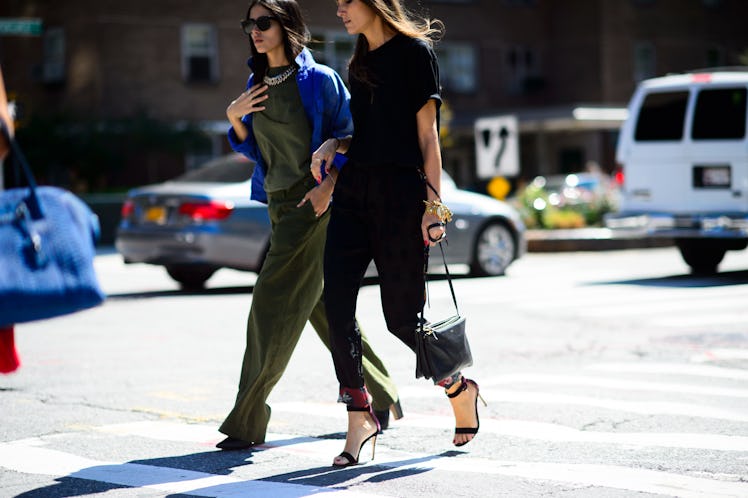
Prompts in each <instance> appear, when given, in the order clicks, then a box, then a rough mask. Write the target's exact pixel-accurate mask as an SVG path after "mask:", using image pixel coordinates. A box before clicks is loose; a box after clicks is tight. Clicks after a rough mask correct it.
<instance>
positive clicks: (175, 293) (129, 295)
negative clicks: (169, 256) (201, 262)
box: [107, 285, 254, 300]
mask: <svg viewBox="0 0 748 498" xmlns="http://www.w3.org/2000/svg"><path fill="white" fill-rule="evenodd" d="M253 291H254V286H252V285H247V286H239V287H213V288H210V289H194V290H193V289H180V290H164V291H143V292H124V293H121V294H107V299H114V300H117V299H148V298H154V297H185V296H216V295H230V294H252V292H253Z"/></svg>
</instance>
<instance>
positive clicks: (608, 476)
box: [0, 434, 748, 498]
mask: <svg viewBox="0 0 748 498" xmlns="http://www.w3.org/2000/svg"><path fill="white" fill-rule="evenodd" d="M275 436H276V437H278V438H284V439H282V441H286V443H283V442H279V444H274V443H273V442H269V443H268V444H266V445H264V451H282V452H286V453H291V454H294V455H302V456H304V457H305V458H310V457H311V458H315V459H319V460H321V461H326V462H329V457H330V455H331V454H334V453H335V452H336V451H337V450H338V449H339V447H340V445H341V441H333V440H318V439H314V438H298V437H293V436H290V441H293V443H289V442H288V441H289V436H284V435H280V434H277V435H275ZM39 441H42V442H43V440H39ZM38 444H39V443H38V442H34V441H29V440H25V441H17V442H13V443H0V466H1V467H5V468H8V469H11V470H15V471H17V472H24V473H31V474H44V475H53V476H61V475H65V476H68V477H75V478H79V479H87V480H94V481H100V482H107V483H112V484H118V485H125V486H131V487H144V488H150V489H156V490H159V491H165V492H169V493H186V494H190V495H194V496H206V497H219V496H220V497H226V496H247V495H250V494H252V495H253V496H271V495H272V496H274V497H275V498H300V497H304V496H312V495H317V494H320V493H325V492H329V493H333V492H334V493H337V495H336V496H340V497H341V498H344V497H354V496H358V497H363V496H367V495H364V494H359V493H355V492H347V491H343V490H336V489H331V488H322V487H314V486H303V485H297V484H286V483H279V482H272V481H267V480H264V481H254V480H241V479H236V478H231V477H228V476H220V475H213V474H208V473H204V472H196V471H189V470H182V469H173V468H164V467H155V466H150V465H142V464H132V463H113V462H102V461H96V460H92V459H88V458H83V457H79V456H76V455H72V454H69V453H65V452H62V451H57V450H50V449H46V448H41V447H38ZM333 448H335V449H333ZM365 465H366V466H367V467H369V469H370V470H369V471H367V473H368V474H367V475H369V476H370V477H371V476H373V475H376V474H377V473H378V472H376V471H375V470H374V469H376V468H378V467H379V468H381V467H384V468H386V469H387V471H385V472H389V471H390V469H397V470H398V471H401V472H402V471H403V470H406V469H419V470H424V469H425V470H438V471H444V472H448V473H454V472H460V473H481V474H489V475H505V476H513V477H522V478H526V479H532V480H543V481H552V482H564V483H571V484H576V485H586V486H601V487H606V488H615V489H624V490H629V491H638V492H643V493H657V494H663V495H669V496H679V497H683V498H696V497H701V496H711V497H715V498H718V497H719V498H723V497H724V498H728V497H742V496H746V494H748V483H745V482H733V481H724V480H714V479H707V478H703V477H691V476H687V475H680V474H674V473H670V472H661V471H655V470H647V469H634V468H628V467H623V466H616V465H590V464H573V463H543V462H518V461H503V460H499V461H495V460H488V459H483V458H469V457H465V458H463V457H444V456H439V455H427V454H414V453H406V452H400V451H394V450H389V449H387V448H382V451H380V452H379V457H378V459H377V461H376V462H374V463H368V464H365ZM330 471H331V472H335V471H334V470H332V469H331V470H330ZM724 477H726V478H730V479H737V478H738V477H737V476H724ZM368 496H372V495H368Z"/></svg>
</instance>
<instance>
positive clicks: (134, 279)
mask: <svg viewBox="0 0 748 498" xmlns="http://www.w3.org/2000/svg"><path fill="white" fill-rule="evenodd" d="M96 265H97V270H98V272H99V275H100V278H101V280H102V283H103V286H104V287H105V289H106V291H107V293H108V294H109V299H108V300H107V302H106V303H105V304H104V305H103V306H101V307H99V308H96V309H93V310H89V311H86V312H82V313H78V314H75V315H71V316H68V317H62V318H57V319H53V320H48V321H43V322H36V323H31V324H25V325H21V326H19V327H18V328H17V332H16V334H17V342H18V348H19V351H20V354H21V357H22V361H23V366H22V367H21V369H20V370H19V371H18V372H17V373H15V374H12V375H9V376H3V377H0V399H1V401H0V417H1V419H2V424H0V441H2V442H0V496H2V497H6V496H8V497H10V496H13V497H16V496H20V497H44V498H47V497H53V498H54V497H69V496H85V497H93V496H101V497H104V496H106V497H107V498H109V497H117V498H119V497H132V496H137V497H156V496H171V497H179V496H210V497H213V496H215V497H240V496H241V497H243V496H260V497H264V496H272V497H274V498H290V497H294V498H295V497H302V496H311V495H317V494H323V493H326V494H331V495H334V496H340V497H341V498H345V497H352V496H376V497H408V498H410V497H434V496H439V497H482V496H486V497H494V496H506V497H525V496H528V497H534V496H554V497H555V496H558V497H628V496H637V497H641V496H682V497H696V496H698V497H702V496H703V497H706V496H708V497H728V496H731V497H738V496H743V497H744V496H748V306H746V296H748V251H742V252H735V253H728V256H727V257H726V259H725V261H724V263H723V265H722V267H721V269H722V273H720V274H719V275H716V276H713V277H693V276H690V275H688V274H687V271H688V269H687V267H686V266H685V264H684V263H682V261H681V260H680V257H679V255H678V253H677V250H675V249H673V248H658V249H641V250H626V251H608V252H601V253H594V252H584V253H581V252H570V253H563V254H553V253H530V254H528V255H526V257H525V258H523V260H521V261H519V262H517V263H515V265H513V266H512V267H510V269H509V272H508V274H507V275H506V276H505V277H497V278H483V279H475V278H459V279H457V281H456V291H457V294H458V299H459V300H460V303H461V309H462V311H463V313H464V314H465V315H466V316H467V318H468V330H469V334H470V339H471V343H472V347H473V353H474V357H475V362H476V364H475V366H474V367H473V368H471V369H469V371H468V372H467V373H468V374H469V376H471V377H473V378H475V379H476V380H477V381H478V383H479V384H480V386H481V393H482V394H483V396H484V398H485V399H486V401H487V402H488V407H486V408H481V412H480V414H481V429H480V433H479V434H478V436H477V438H476V439H475V440H474V441H473V442H471V443H470V444H469V445H467V446H465V447H462V448H455V447H453V446H451V432H452V431H451V427H452V426H453V425H454V422H453V419H452V417H451V412H450V409H449V405H448V403H447V401H446V400H445V399H444V397H443V394H442V393H441V392H440V391H439V390H438V389H437V388H434V387H433V386H430V385H428V383H426V382H424V381H423V380H420V381H417V380H415V378H414V375H413V369H414V364H413V363H414V362H413V358H412V356H411V355H410V353H409V351H408V350H406V349H405V348H404V347H403V346H402V345H401V344H399V343H398V342H397V341H396V340H394V339H393V338H392V337H391V336H389V335H388V334H386V332H385V331H384V324H383V319H382V316H381V311H380V306H379V296H378V287H377V286H376V285H375V284H370V285H366V286H365V287H364V288H363V289H362V291H361V294H360V299H359V318H360V319H361V321H362V323H363V324H364V326H365V328H366V330H367V331H368V332H369V334H370V335H371V336H372V340H373V342H374V343H375V346H376V347H377V350H378V351H379V352H380V354H381V355H382V356H383V357H385V358H386V362H387V365H388V367H389V368H390V371H391V373H392V375H393V376H394V378H395V379H396V381H397V383H398V385H399V387H400V396H401V399H402V404H403V408H404V410H405V415H406V416H405V418H403V419H402V420H400V421H397V422H394V423H393V424H392V427H391V429H389V430H388V431H386V432H385V433H384V434H383V435H382V436H381V437H380V439H379V441H378V444H377V454H376V459H375V460H374V461H373V462H366V463H365V464H364V465H360V466H356V467H352V468H348V469H342V470H336V469H333V468H332V467H331V466H330V463H331V461H332V457H333V456H334V455H336V454H337V453H338V452H340V450H341V449H342V446H343V442H342V438H343V437H344V435H343V433H342V431H343V430H344V428H345V412H344V408H343V407H342V406H340V405H336V404H335V399H336V390H337V386H336V384H335V381H334V375H333V370H332V363H331V361H330V359H329V354H328V353H327V352H326V351H325V350H324V348H323V347H322V346H321V345H320V343H319V341H318V340H317V338H316V336H315V334H314V333H313V331H312V330H311V329H309V330H307V331H306V332H305V334H304V335H303V337H302V339H301V342H300V343H299V346H298V348H297V350H296V353H295V354H294V357H293V359H292V361H291V364H290V365H289V368H288V371H287V372H286V374H285V376H284V377H283V379H282V380H281V381H280V383H279V384H278V385H277V386H276V388H275V390H274V391H273V393H272V396H271V399H270V404H271V405H272V407H273V418H272V422H271V426H270V430H271V434H270V439H269V441H268V443H267V444H266V445H263V446H262V447H260V448H256V449H254V450H253V451H246V452H220V451H217V450H216V449H215V448H214V444H215V443H216V442H217V441H219V440H220V439H221V435H220V434H219V433H218V432H217V431H216V428H217V426H218V424H219V423H220V422H221V420H222V419H223V417H224V416H225V414H226V413H227V412H228V410H229V409H230V407H231V405H232V403H233V398H234V396H235V392H236V382H237V378H238V373H239V366H240V361H241V356H242V353H243V348H244V337H243V336H244V323H245V320H246V314H247V311H248V309H249V304H250V302H251V299H252V294H251V290H252V288H251V285H252V282H253V281H254V276H253V275H252V274H246V273H239V272H233V271H226V270H223V271H221V272H219V273H218V274H216V276H215V277H214V278H213V279H211V281H210V282H209V288H208V290H206V291H204V292H198V293H185V292H181V291H179V290H178V288H177V286H176V284H174V283H173V282H171V281H170V280H169V279H168V277H167V276H166V274H165V272H163V270H161V269H160V268H154V267H148V266H143V265H136V266H125V265H123V264H122V263H121V261H120V259H119V258H118V257H117V255H116V254H112V253H111V252H107V251H104V252H102V254H101V255H100V256H99V257H98V258H97V262H96ZM431 293H432V298H431V313H432V315H434V316H438V315H441V314H446V313H449V307H450V306H451V305H450V298H449V294H448V290H447V287H446V283H445V282H444V281H436V282H433V283H432V284H431ZM364 455H365V456H366V455H367V453H366V452H364Z"/></svg>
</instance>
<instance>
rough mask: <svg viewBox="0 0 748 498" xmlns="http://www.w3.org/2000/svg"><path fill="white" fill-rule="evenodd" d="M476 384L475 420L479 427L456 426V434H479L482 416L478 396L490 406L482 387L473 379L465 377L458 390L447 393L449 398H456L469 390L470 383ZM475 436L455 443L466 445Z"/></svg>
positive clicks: (484, 404) (456, 444)
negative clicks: (482, 393) (479, 411)
mask: <svg viewBox="0 0 748 498" xmlns="http://www.w3.org/2000/svg"><path fill="white" fill-rule="evenodd" d="M470 384H472V385H474V386H475V421H476V422H477V423H478V426H477V427H455V435H457V434H473V435H475V434H478V429H479V428H480V418H479V417H478V398H480V400H481V402H483V406H488V405H487V404H486V401H485V400H484V399H483V396H481V395H480V388H479V387H478V384H477V383H476V382H475V381H474V380H472V379H466V378H465V377H463V378H462V382H461V385H460V387H458V388H457V390H456V391H455V392H453V393H447V397H448V398H456V397H457V396H459V395H460V394H462V393H463V392H465V391H467V390H468V385H470ZM473 439H475V438H474V437H473V438H470V439H469V440H468V441H465V442H464V443H454V445H455V446H464V445H466V444H468V443H469V442H470V441H472V440H473Z"/></svg>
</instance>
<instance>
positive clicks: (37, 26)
mask: <svg viewBox="0 0 748 498" xmlns="http://www.w3.org/2000/svg"><path fill="white" fill-rule="evenodd" d="M41 34H42V20H41V19H36V18H20V17H19V18H12V17H0V36H14V35H15V36H40V35H41Z"/></svg>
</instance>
